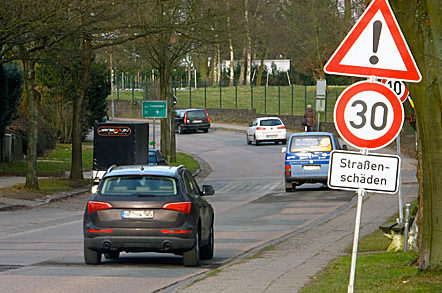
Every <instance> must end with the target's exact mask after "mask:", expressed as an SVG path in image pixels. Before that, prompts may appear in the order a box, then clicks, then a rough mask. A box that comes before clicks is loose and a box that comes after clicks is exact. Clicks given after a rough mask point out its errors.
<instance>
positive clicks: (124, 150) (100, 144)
mask: <svg viewBox="0 0 442 293" xmlns="http://www.w3.org/2000/svg"><path fill="white" fill-rule="evenodd" d="M148 152H149V124H148V123H116V122H103V123H97V125H95V127H94V161H93V168H92V169H93V172H92V173H93V174H92V177H93V179H94V181H95V182H97V181H99V180H100V179H101V177H103V175H104V173H106V170H107V169H108V168H109V167H111V166H112V165H117V166H119V165H138V164H148V162H149V158H148Z"/></svg>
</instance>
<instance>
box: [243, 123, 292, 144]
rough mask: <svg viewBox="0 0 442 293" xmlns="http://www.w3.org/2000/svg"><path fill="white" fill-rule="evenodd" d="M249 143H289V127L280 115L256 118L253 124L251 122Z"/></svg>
mask: <svg viewBox="0 0 442 293" xmlns="http://www.w3.org/2000/svg"><path fill="white" fill-rule="evenodd" d="M246 141H247V144H252V142H254V143H255V145H259V144H260V143H261V142H274V143H279V142H280V143H281V144H286V143H287V129H286V128H285V125H284V123H283V122H282V120H281V119H279V118H278V117H261V118H256V119H255V120H254V121H253V123H252V124H249V128H248V129H247V135H246Z"/></svg>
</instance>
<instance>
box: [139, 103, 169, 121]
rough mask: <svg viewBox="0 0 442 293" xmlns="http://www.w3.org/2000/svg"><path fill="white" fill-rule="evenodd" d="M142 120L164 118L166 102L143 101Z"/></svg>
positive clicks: (165, 115)
mask: <svg viewBox="0 0 442 293" xmlns="http://www.w3.org/2000/svg"><path fill="white" fill-rule="evenodd" d="M142 114H143V118H166V117H167V102H166V101H143V109H142Z"/></svg>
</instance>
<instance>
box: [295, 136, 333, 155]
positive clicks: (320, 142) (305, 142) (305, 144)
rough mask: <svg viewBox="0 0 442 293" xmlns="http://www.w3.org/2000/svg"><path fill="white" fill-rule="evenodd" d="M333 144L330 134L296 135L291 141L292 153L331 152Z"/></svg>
mask: <svg viewBox="0 0 442 293" xmlns="http://www.w3.org/2000/svg"><path fill="white" fill-rule="evenodd" d="M331 150H332V144H331V140H330V137H329V136H325V135H324V136H319V135H315V136H294V137H293V138H292V141H291V143H290V152H291V153H300V152H330V151H331Z"/></svg>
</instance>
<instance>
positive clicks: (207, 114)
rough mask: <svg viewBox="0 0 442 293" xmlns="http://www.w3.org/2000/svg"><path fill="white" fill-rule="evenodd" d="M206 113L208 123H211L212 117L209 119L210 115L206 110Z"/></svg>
mask: <svg viewBox="0 0 442 293" xmlns="http://www.w3.org/2000/svg"><path fill="white" fill-rule="evenodd" d="M204 111H205V112H206V116H207V122H208V123H210V117H209V113H207V110H204Z"/></svg>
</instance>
